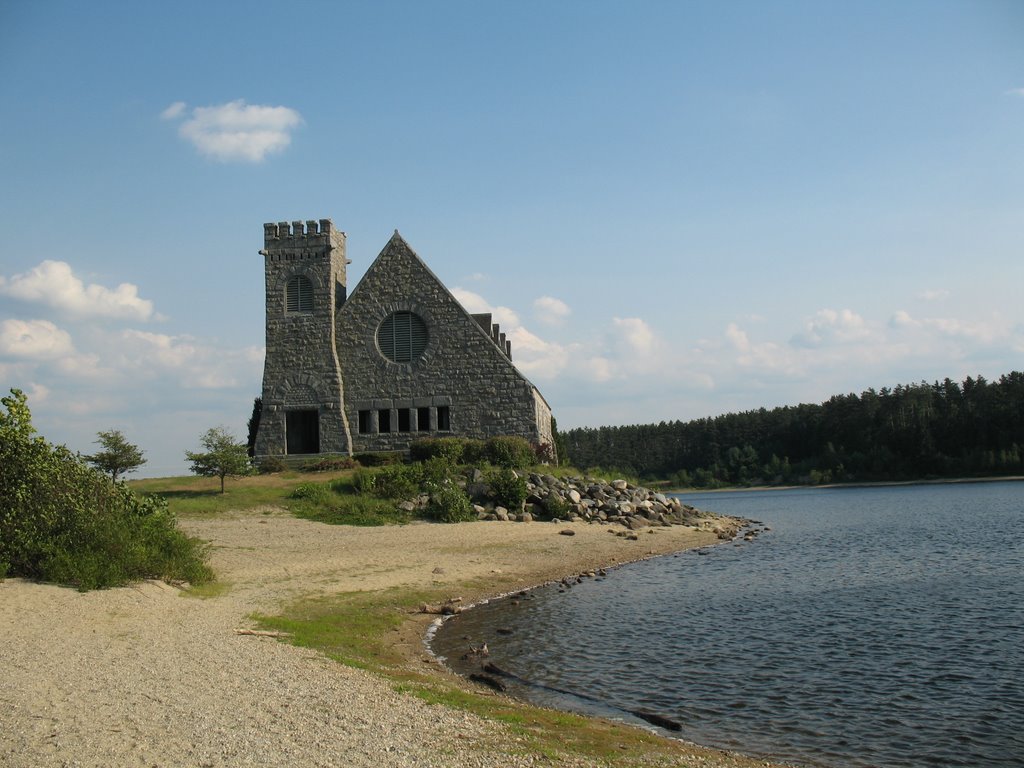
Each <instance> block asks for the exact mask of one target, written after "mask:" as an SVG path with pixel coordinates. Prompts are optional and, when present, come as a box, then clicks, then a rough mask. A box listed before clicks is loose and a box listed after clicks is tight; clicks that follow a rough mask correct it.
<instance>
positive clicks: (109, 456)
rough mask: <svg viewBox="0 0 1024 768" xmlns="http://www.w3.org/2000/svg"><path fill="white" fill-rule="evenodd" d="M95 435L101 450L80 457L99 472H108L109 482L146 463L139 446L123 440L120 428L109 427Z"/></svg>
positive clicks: (115, 480)
mask: <svg viewBox="0 0 1024 768" xmlns="http://www.w3.org/2000/svg"><path fill="white" fill-rule="evenodd" d="M97 435H98V437H99V440H97V441H96V442H97V443H99V444H100V445H101V446H103V450H102V451H99V452H98V453H94V454H93V455H92V456H83V457H82V458H84V459H85V460H86V461H88V462H89V463H90V464H92V465H93V466H94V467H96V469H98V470H100V471H101V472H107V473H109V474H110V480H111V482H114V483H116V482H117V476H118V475H121V474H125V473H128V472H134V471H135V470H136V469H138V468H139V467H141V466H142V465H143V464H145V463H146V459H145V458H144V457H143V455H142V451H140V450H139V447H138V446H137V445H132V444H131V443H129V442H128V441H127V440H125V437H124V435H123V434H122V433H121V432H120V430H117V429H111V430H109V431H108V432H98V433H97Z"/></svg>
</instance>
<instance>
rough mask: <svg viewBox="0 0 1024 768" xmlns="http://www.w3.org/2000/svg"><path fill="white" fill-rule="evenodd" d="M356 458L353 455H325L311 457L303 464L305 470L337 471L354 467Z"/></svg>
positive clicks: (302, 468)
mask: <svg viewBox="0 0 1024 768" xmlns="http://www.w3.org/2000/svg"><path fill="white" fill-rule="evenodd" d="M355 466H356V460H355V459H353V458H352V457H351V456H325V457H323V458H321V459H310V460H309V461H307V462H306V463H305V464H303V465H302V467H301V470H302V471H303V472H337V471H338V470H340V469H353V468H354V467H355Z"/></svg>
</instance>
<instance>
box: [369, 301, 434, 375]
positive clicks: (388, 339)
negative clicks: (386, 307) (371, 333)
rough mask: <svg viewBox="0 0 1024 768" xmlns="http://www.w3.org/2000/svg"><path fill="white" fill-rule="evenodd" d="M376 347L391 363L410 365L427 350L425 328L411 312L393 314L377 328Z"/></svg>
mask: <svg viewBox="0 0 1024 768" xmlns="http://www.w3.org/2000/svg"><path fill="white" fill-rule="evenodd" d="M377 347H378V348H379V349H380V353H381V354H382V355H384V357H386V358H387V359H388V360H390V361H391V362H393V363H410V362H412V361H413V360H416V359H417V358H419V356H420V355H422V354H423V350H424V349H426V348H427V326H426V324H425V323H424V322H423V320H422V318H420V316H419V315H416V314H413V313H412V312H394V313H392V314H390V315H388V316H387V317H386V318H384V322H383V323H381V324H380V327H379V328H377Z"/></svg>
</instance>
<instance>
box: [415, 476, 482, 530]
mask: <svg viewBox="0 0 1024 768" xmlns="http://www.w3.org/2000/svg"><path fill="white" fill-rule="evenodd" d="M427 514H428V515H429V516H430V517H432V518H434V519H435V520H440V521H441V522H442V523H463V522H466V521H469V520H473V519H474V518H475V515H474V514H473V504H472V503H471V502H470V500H469V497H468V496H467V495H466V494H465V492H464V491H463V490H462V489H461V488H459V487H458V486H457V485H454V484H453V483H446V484H445V485H444V486H443V487H442V488H440V489H439V490H437V491H435V492H434V493H432V494H431V496H430V505H429V506H428V507H427Z"/></svg>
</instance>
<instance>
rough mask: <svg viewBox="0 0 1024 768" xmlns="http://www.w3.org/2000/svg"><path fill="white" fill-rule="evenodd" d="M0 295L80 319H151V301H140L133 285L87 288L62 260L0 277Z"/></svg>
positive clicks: (94, 284)
mask: <svg viewBox="0 0 1024 768" xmlns="http://www.w3.org/2000/svg"><path fill="white" fill-rule="evenodd" d="M0 294H2V295H5V296H10V297H11V298H14V299H19V300H21V301H27V302H32V303H37V304H45V305H48V306H50V307H53V308H54V309H58V310H60V311H62V312H67V313H68V314H72V315H76V316H79V317H110V318H120V319H126V320H150V319H153V318H154V312H153V302H152V301H149V300H148V299H142V298H140V297H139V289H138V288H137V287H136V286H135V285H132V284H131V283H121V284H120V285H118V286H117V287H116V288H107V287H105V286H102V285H98V284H96V283H91V284H89V285H86V284H85V283H84V282H83V281H82V280H81V278H79V277H76V276H75V274H74V271H73V270H72V269H71V265H70V264H68V263H67V262H64V261H51V260H49V259H47V260H46V261H43V262H41V263H40V264H39V265H38V266H36V267H33V268H32V269H31V270H29V271H28V272H24V273H22V274H19V275H14V276H13V277H10V278H6V277H4V276H2V275H0Z"/></svg>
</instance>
